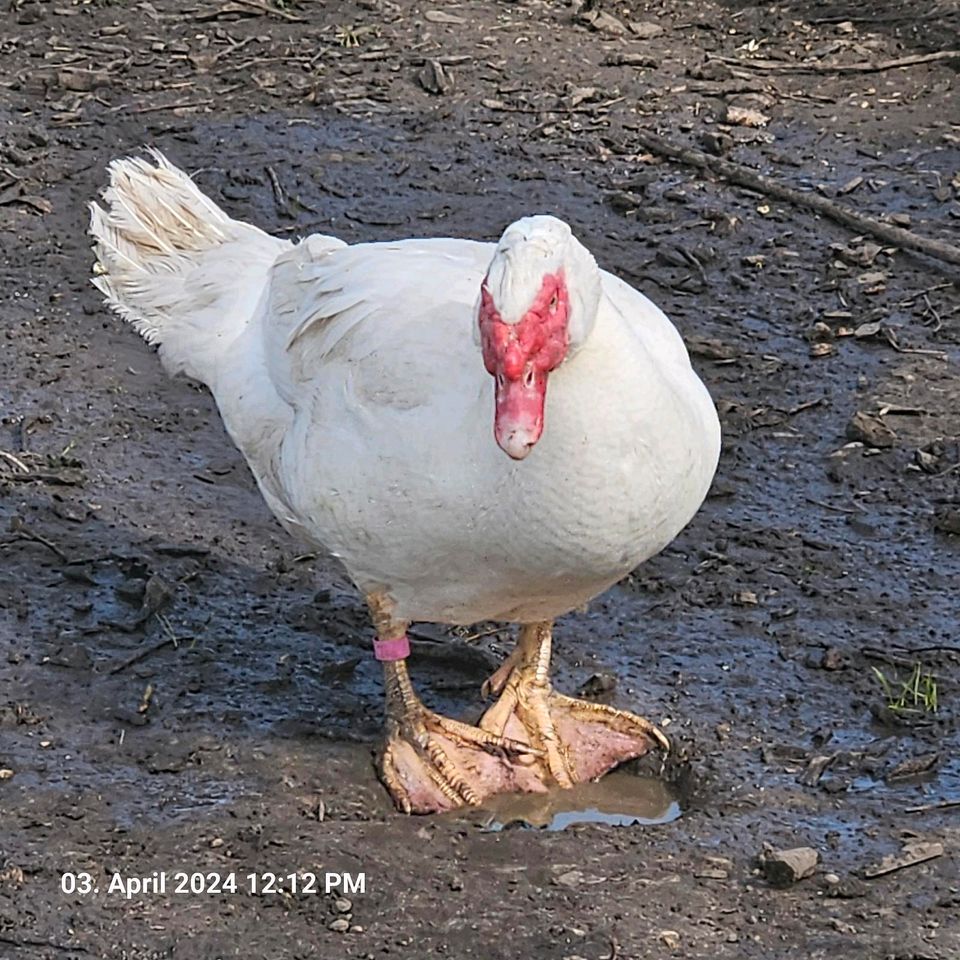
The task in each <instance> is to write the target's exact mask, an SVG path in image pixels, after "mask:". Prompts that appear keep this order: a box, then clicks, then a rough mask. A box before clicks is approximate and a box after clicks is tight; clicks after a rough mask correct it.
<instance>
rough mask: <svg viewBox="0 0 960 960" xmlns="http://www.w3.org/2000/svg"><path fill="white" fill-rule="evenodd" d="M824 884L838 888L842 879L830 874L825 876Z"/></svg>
mask: <svg viewBox="0 0 960 960" xmlns="http://www.w3.org/2000/svg"><path fill="white" fill-rule="evenodd" d="M823 882H824V883H825V884H827V886H830V887H837V886H839V885H840V877H839V876H838V875H837V874H835V873H828V874H826V875H825V876H824V878H823Z"/></svg>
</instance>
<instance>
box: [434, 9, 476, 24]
mask: <svg viewBox="0 0 960 960" xmlns="http://www.w3.org/2000/svg"><path fill="white" fill-rule="evenodd" d="M423 18H424V19H425V20H429V21H430V23H451V24H461V23H466V22H467V21H466V20H464V19H463V17H458V16H457V15H456V14H453V13H447V12H446V11H445V10H428V11H427V12H426V13H425V14H424V15H423Z"/></svg>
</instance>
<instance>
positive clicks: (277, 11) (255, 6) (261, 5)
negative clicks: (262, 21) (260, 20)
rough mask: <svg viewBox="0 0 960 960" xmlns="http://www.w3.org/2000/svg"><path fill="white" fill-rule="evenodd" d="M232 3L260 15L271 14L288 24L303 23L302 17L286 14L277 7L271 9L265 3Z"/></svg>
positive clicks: (236, 0) (249, 0) (250, 0)
mask: <svg viewBox="0 0 960 960" xmlns="http://www.w3.org/2000/svg"><path fill="white" fill-rule="evenodd" d="M233 2H234V3H236V4H239V5H240V6H242V7H249V8H250V9H252V10H259V11H260V12H261V13H272V14H273V15H274V16H276V17H281V18H282V19H284V20H289V21H290V23H303V17H298V16H297V15H296V14H293V13H287V11H286V10H280V9H279V8H278V7H272V6H270V5H269V4H267V3H260V2H259V0H233Z"/></svg>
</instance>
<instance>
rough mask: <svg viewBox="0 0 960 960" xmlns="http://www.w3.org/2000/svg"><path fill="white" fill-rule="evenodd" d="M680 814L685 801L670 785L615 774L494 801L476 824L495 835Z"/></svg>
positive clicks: (664, 819)
mask: <svg viewBox="0 0 960 960" xmlns="http://www.w3.org/2000/svg"><path fill="white" fill-rule="evenodd" d="M680 815H681V809H680V803H679V799H678V797H677V794H676V793H675V792H674V791H673V789H672V788H671V787H670V785H669V784H667V783H664V782H663V781H662V780H658V779H657V778H656V777H639V776H636V775H635V774H631V773H626V772H615V773H611V774H609V775H608V776H606V777H604V778H603V779H602V780H600V781H599V782H598V783H582V784H579V785H578V786H576V787H574V788H573V789H571V790H554V791H551V792H550V793H536V794H530V793H528V794H507V795H504V796H499V797H494V798H492V799H491V800H488V801H487V802H486V803H485V804H483V806H482V807H481V808H480V809H479V810H476V811H474V812H473V814H472V815H471V816H470V820H471V822H473V823H479V824H480V825H481V826H482V827H483V828H484V829H486V830H490V831H499V830H505V829H509V828H512V827H524V826H527V827H539V828H541V829H546V830H564V829H566V828H567V827H571V826H574V825H575V824H582V823H605V824H610V825H612V826H618V827H632V826H647V825H650V824H657V823H670V822H671V821H673V820H676V819H677V818H678V817H679V816H680Z"/></svg>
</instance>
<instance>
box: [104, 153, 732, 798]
mask: <svg viewBox="0 0 960 960" xmlns="http://www.w3.org/2000/svg"><path fill="white" fill-rule="evenodd" d="M153 159H154V161H155V164H156V165H153V164H151V163H149V162H147V161H145V160H141V159H127V160H120V161H116V162H114V163H113V164H111V167H110V175H111V182H110V186H109V188H108V189H107V190H106V191H105V193H104V199H105V201H106V209H103V208H101V207H99V206H97V205H93V206H92V223H91V231H92V233H93V235H94V237H95V239H96V253H97V256H98V261H99V262H98V264H97V269H96V272H97V277H96V279H95V281H94V282H95V283H96V284H97V286H98V287H99V288H100V290H102V291H103V293H104V294H105V295H106V298H107V300H108V302H109V303H110V305H111V306H112V307H114V309H116V310H117V311H118V312H119V313H120V314H121V315H122V316H123V317H125V318H126V319H127V320H130V321H132V322H133V324H134V326H135V327H136V329H137V330H138V331H139V332H140V333H141V334H142V335H143V336H144V337H145V338H146V339H147V340H148V341H149V342H151V343H158V344H159V346H160V351H159V352H160V358H161V360H162V361H163V364H164V366H165V367H166V369H167V370H168V371H169V372H170V373H185V374H186V375H188V376H190V377H193V378H194V379H196V380H199V381H201V382H203V383H204V384H206V385H207V386H208V387H209V388H210V390H211V391H212V392H213V395H214V397H215V399H216V402H217V406H218V407H219V409H220V413H221V416H222V417H223V420H224V422H225V424H226V426H227V429H228V431H229V432H230V436H231V437H232V439H233V441H234V442H235V443H236V445H237V446H238V447H239V448H240V450H241V451H242V452H243V455H244V456H245V457H246V460H247V463H248V464H249V465H250V469H251V470H252V471H253V475H254V476H255V477H256V479H257V483H258V484H259V486H260V490H261V492H262V493H263V496H264V498H265V499H266V501H267V503H268V504H269V506H270V508H271V510H272V511H273V512H274V514H276V516H277V518H278V519H279V520H280V522H281V523H282V524H283V525H284V526H285V527H287V528H288V529H289V530H290V531H292V532H294V533H296V534H298V535H300V536H301V537H304V538H306V539H307V540H309V541H312V542H313V543H316V544H320V545H322V546H323V547H325V548H326V549H327V550H329V551H331V552H332V553H333V554H334V556H336V557H339V558H340V560H341V561H342V562H343V564H344V565H345V567H346V569H347V570H348V572H349V573H350V575H351V576H352V578H353V580H354V581H355V583H356V584H357V586H358V587H359V589H360V590H362V591H363V593H364V594H365V596H366V598H367V601H368V603H369V606H370V610H371V613H372V617H373V621H374V625H375V628H376V632H377V640H376V641H375V644H374V648H375V654H376V656H377V658H378V659H380V660H382V661H383V663H384V668H385V685H386V690H387V718H388V722H387V728H388V730H387V733H388V735H387V744H386V748H385V750H384V752H383V755H382V761H381V772H382V775H383V779H384V781H385V783H386V785H387V787H388V789H389V790H390V792H391V794H392V795H393V797H394V800H395V801H396V803H397V804H398V806H399V807H400V808H401V809H404V810H406V811H415V812H430V811H436V810H443V809H449V808H451V807H454V806H458V805H460V804H464V803H477V802H480V801H481V800H482V799H484V798H485V797H487V796H489V795H491V794H493V793H497V792H503V791H507V790H543V789H546V788H547V787H548V786H550V785H557V784H559V785H561V786H570V785H571V784H572V783H574V782H577V781H582V780H586V779H590V778H593V777H596V776H599V775H601V774H602V773H604V772H605V771H607V770H608V769H610V768H611V767H613V766H615V765H616V764H617V763H619V762H621V761H623V760H625V759H628V758H630V757H634V756H638V755H640V754H642V753H644V752H646V751H647V750H648V749H650V748H651V747H652V746H654V745H660V746H663V747H666V740H665V738H664V737H663V735H662V734H661V733H660V732H659V730H657V729H656V728H655V727H654V726H653V725H652V724H650V723H649V722H648V721H646V720H643V719H642V718H640V717H637V716H635V715H633V714H630V713H627V712H626V711H621V710H617V709H614V708H612V707H607V706H603V705H600V704H594V703H589V702H586V701H579V700H574V699H572V698H569V697H565V696H563V695H561V694H558V693H555V692H554V691H553V690H552V688H551V686H550V683H549V679H548V669H549V658H550V636H551V627H552V621H553V619H554V618H555V617H557V616H559V615H561V614H563V613H566V612H567V611H569V610H571V609H573V608H574V607H577V606H579V605H581V604H583V603H584V602H586V601H587V600H589V599H590V598H591V597H594V596H596V595H597V594H598V593H600V592H601V591H603V590H605V589H606V588H607V587H609V586H610V585H612V584H613V583H614V582H616V581H617V580H619V579H620V578H621V577H623V576H624V575H625V574H627V573H628V572H629V571H630V570H632V569H633V568H634V567H636V566H637V564H639V563H641V562H642V561H643V560H645V559H647V558H648V557H650V556H652V555H653V554H655V553H657V552H658V551H659V550H661V549H662V548H663V547H664V546H665V545H666V544H668V543H669V542H670V541H671V540H672V539H673V538H674V537H675V536H676V535H677V533H678V532H679V531H680V530H681V529H682V528H683V527H684V525H685V524H686V523H687V522H688V521H689V520H690V519H691V517H692V516H693V515H694V513H695V512H696V510H697V509H698V508H699V506H700V504H701V502H702V501H703V498H704V496H705V495H706V492H707V488H708V487H709V485H710V481H711V479H712V477H713V474H714V471H715V469H716V464H717V457H718V453H719V447H720V430H719V423H718V420H717V416H716V412H715V410H714V407H713V404H712V402H711V400H710V397H709V394H708V393H707V391H706V389H705V388H704V386H703V384H702V383H701V382H700V380H699V379H698V378H697V376H696V374H695V373H694V371H693V370H692V369H691V367H690V362H689V359H688V356H687V352H686V350H685V348H684V345H683V342H682V340H681V338H680V336H679V334H678V333H677V331H676V330H675V329H674V327H673V326H672V325H671V323H670V322H669V320H667V318H666V317H665V316H664V314H663V313H662V312H661V311H660V310H659V309H658V308H657V307H656V306H654V304H652V303H651V302H650V301H649V300H647V299H646V298H645V297H644V296H642V295H641V294H640V293H638V292H637V291H635V290H633V289H632V288H631V287H629V286H628V285H627V284H625V283H624V282H623V281H621V280H619V279H617V278H616V277H614V276H612V275H611V274H609V273H606V272H603V271H601V270H599V269H598V267H597V265H596V263H595V261H594V259H593V257H592V256H591V255H590V253H589V252H588V251H587V250H586V249H585V248H584V247H583V246H582V245H581V244H580V243H579V242H578V240H577V239H576V238H575V237H574V236H573V234H572V233H571V231H570V228H569V227H568V226H567V225H566V224H565V223H563V222H562V221H560V220H557V219H556V218H554V217H550V216H535V217H526V218H524V219H522V220H518V221H517V222H516V223H514V224H512V225H511V226H509V227H507V229H506V230H505V231H504V233H503V236H502V237H501V238H500V240H499V242H498V243H496V244H490V243H476V242H472V241H468V240H451V239H437V240H403V241H398V242H390V243H365V244H357V245H354V246H347V245H346V244H344V243H343V242H341V241H340V240H337V239H334V238H332V237H326V236H319V235H318V236H311V237H308V238H307V239H306V240H303V241H302V242H300V243H297V244H294V243H291V242H287V241H283V240H278V239H275V238H272V237H270V236H268V235H267V234H265V233H263V232H262V231H260V230H259V229H257V228H256V227H253V226H250V225H248V224H243V223H239V222H237V221H235V220H231V219H230V218H229V217H228V216H227V215H226V214H225V213H224V212H223V211H222V210H220V209H219V208H218V207H217V206H216V205H215V204H214V203H213V202H212V201H210V200H209V199H208V198H206V197H205V196H204V195H203V194H202V193H201V192H200V191H199V190H198V189H197V188H196V187H195V186H194V184H193V182H192V181H191V180H190V179H189V177H187V176H186V174H184V173H183V172H182V171H180V170H178V169H177V168H176V167H174V166H172V165H171V164H170V163H168V162H167V160H166V159H165V158H164V157H163V156H162V155H160V154H159V153H156V152H155V153H153ZM548 383H549V391H548V389H547V387H548ZM548 393H549V397H548V396H547V394H548ZM488 619H490V620H504V621H513V622H517V623H519V624H521V625H522V626H521V630H520V640H519V643H518V646H517V649H516V650H515V651H514V653H513V654H512V655H511V656H510V657H509V658H508V660H507V661H506V662H505V663H504V664H503V666H502V667H501V668H500V669H499V670H498V671H497V672H496V673H495V674H494V676H493V677H491V678H490V680H489V681H488V682H487V684H486V685H485V692H487V693H494V694H499V700H498V701H497V702H496V703H495V704H494V705H493V706H492V707H491V708H490V709H489V710H488V711H487V713H486V714H485V715H484V717H483V719H482V720H481V722H480V726H479V727H473V726H470V725H467V724H464V723H460V722H457V721H454V720H450V719H448V718H446V717H442V716H440V715H438V714H436V713H433V712H432V711H429V710H427V709H426V708H425V707H424V706H423V704H422V703H421V702H420V700H419V699H418V697H417V696H416V694H415V693H414V690H413V687H412V686H411V683H410V680H409V677H408V674H407V670H406V665H405V658H406V656H407V655H408V653H409V643H408V641H407V638H406V633H405V631H406V629H407V626H408V624H409V623H410V621H413V620H426V621H437V622H442V623H455V624H463V623H472V622H475V621H478V620H488Z"/></svg>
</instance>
